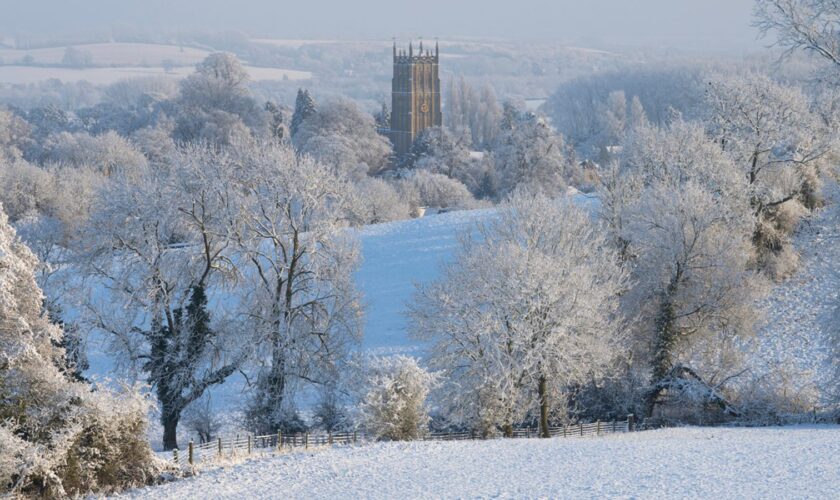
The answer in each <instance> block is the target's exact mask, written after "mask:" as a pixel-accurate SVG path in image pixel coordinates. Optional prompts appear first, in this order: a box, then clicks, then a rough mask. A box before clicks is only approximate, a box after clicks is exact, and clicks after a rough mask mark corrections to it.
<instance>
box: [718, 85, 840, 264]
mask: <svg viewBox="0 0 840 500" xmlns="http://www.w3.org/2000/svg"><path fill="white" fill-rule="evenodd" d="M707 101H708V106H709V112H710V117H709V118H708V121H707V125H708V130H709V133H710V134H711V136H712V137H713V138H714V139H715V140H716V141H717V142H718V144H719V145H720V146H721V148H722V149H723V150H724V151H725V152H726V153H727V154H728V155H730V156H731V157H732V159H733V160H734V161H735V164H736V165H737V166H738V168H739V170H740V171H741V173H742V175H743V176H744V177H746V179H747V191H746V195H747V196H748V197H749V202H750V207H751V209H752V213H753V217H754V219H755V230H754V234H753V237H752V238H753V242H754V244H755V247H756V250H757V253H758V255H757V258H758V264H759V265H760V266H761V267H763V268H765V269H768V270H769V271H770V274H771V275H773V276H776V277H783V276H784V275H785V274H787V273H789V272H790V271H791V270H792V269H791V268H792V265H790V264H786V262H787V263H789V262H790V261H791V260H793V259H795V258H794V256H793V255H791V253H792V251H791V249H790V244H789V241H788V234H789V233H790V232H791V230H792V227H790V225H789V224H786V219H787V217H786V214H788V213H789V212H788V210H789V209H790V207H791V205H792V204H795V203H801V202H802V201H804V200H805V199H808V198H810V197H812V196H817V197H818V196H819V194H818V193H815V192H814V191H815V190H817V189H818V187H817V186H815V185H814V184H815V182H818V181H817V180H816V179H818V177H819V171H818V169H819V162H820V160H821V159H822V158H823V156H825V155H826V153H827V152H829V151H830V149H831V141H830V140H829V139H830V135H828V134H826V133H825V132H823V131H822V130H820V124H819V122H818V120H817V119H816V117H815V116H814V114H813V113H811V110H810V108H809V105H808V101H807V99H806V98H805V96H804V95H803V94H802V92H800V91H799V90H798V89H796V88H794V87H789V86H785V85H781V84H778V83H775V82H773V81H772V80H770V79H769V78H767V77H766V76H763V75H758V74H750V75H746V76H743V77H731V78H716V79H714V80H712V81H711V82H710V84H709V88H708V92H707ZM794 227H795V223H794Z"/></svg>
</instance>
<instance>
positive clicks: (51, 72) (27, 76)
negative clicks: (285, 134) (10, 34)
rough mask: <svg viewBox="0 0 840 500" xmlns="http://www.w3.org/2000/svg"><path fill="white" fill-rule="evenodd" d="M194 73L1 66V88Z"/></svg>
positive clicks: (287, 73)
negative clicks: (2, 86) (40, 83)
mask: <svg viewBox="0 0 840 500" xmlns="http://www.w3.org/2000/svg"><path fill="white" fill-rule="evenodd" d="M245 69H246V71H248V76H250V77H251V80H254V81H262V80H284V79H288V80H307V79H310V78H312V73H310V72H308V71H297V70H291V69H280V68H258V67H254V66H247V65H246V66H245ZM193 72H195V68H194V67H193V66H183V67H178V68H173V69H172V70H171V71H168V72H167V71H165V70H164V68H163V67H160V66H115V67H109V68H85V69H77V68H60V67H42V66H0V84H3V83H6V84H13V85H25V84H30V83H37V82H40V81H44V80H49V79H53V78H55V79H57V80H61V81H63V82H79V81H82V80H85V81H88V82H90V83H93V84H95V85H108V84H111V83H114V82H117V81H119V80H125V79H126V78H137V77H148V76H163V77H167V78H175V79H181V78H184V77H185V76H187V75H190V74H192V73H193Z"/></svg>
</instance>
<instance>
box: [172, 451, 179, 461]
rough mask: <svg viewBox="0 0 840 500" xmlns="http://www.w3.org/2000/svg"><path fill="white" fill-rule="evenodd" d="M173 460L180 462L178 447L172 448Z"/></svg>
mask: <svg viewBox="0 0 840 500" xmlns="http://www.w3.org/2000/svg"><path fill="white" fill-rule="evenodd" d="M172 460H174V461H175V463H176V464H177V463H178V448H172Z"/></svg>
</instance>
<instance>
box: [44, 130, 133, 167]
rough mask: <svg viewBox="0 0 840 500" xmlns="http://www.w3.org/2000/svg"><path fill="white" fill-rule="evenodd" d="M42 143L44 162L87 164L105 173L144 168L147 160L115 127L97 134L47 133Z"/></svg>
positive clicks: (74, 164)
mask: <svg viewBox="0 0 840 500" xmlns="http://www.w3.org/2000/svg"><path fill="white" fill-rule="evenodd" d="M41 147H42V149H43V153H42V155H41V156H40V158H39V160H40V161H41V162H42V163H48V162H53V163H64V164H70V165H73V166H77V167H79V166H86V167H91V168H94V169H96V170H98V171H99V172H101V173H103V174H105V175H110V174H112V173H114V172H116V171H118V170H124V171H130V170H133V169H138V168H142V167H143V166H145V165H146V163H148V162H147V160H146V158H145V157H144V156H143V154H142V153H141V152H140V151H138V150H137V148H136V147H135V146H134V145H133V144H131V143H130V142H129V141H127V140H126V139H124V138H122V137H120V136H119V135H118V134H117V133H115V132H113V131H111V132H106V133H104V134H101V135H97V136H93V135H90V134H87V133H85V132H77V133H74V134H71V133H68V132H62V133H60V134H57V135H52V136H50V137H48V138H47V139H46V141H44V143H43V144H42V146H41Z"/></svg>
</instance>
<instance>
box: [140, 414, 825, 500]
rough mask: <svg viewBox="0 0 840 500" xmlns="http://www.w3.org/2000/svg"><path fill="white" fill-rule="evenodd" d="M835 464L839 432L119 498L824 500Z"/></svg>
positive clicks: (448, 459) (218, 484) (369, 458)
mask: <svg viewBox="0 0 840 500" xmlns="http://www.w3.org/2000/svg"><path fill="white" fill-rule="evenodd" d="M782 456H784V457H785V459H784V460H780V457H782ZM838 457H840V427H836V426H831V427H829V426H823V427H790V428H753V429H727V428H714V429H710V428H690V429H667V430H659V431H647V432H638V433H633V434H624V435H613V436H608V437H600V438H568V439H562V438H555V439H546V440H538V439H514V440H495V441H461V442H440V443H430V442H414V443H378V444H373V445H369V446H363V447H358V448H344V447H336V448H333V449H329V450H322V451H314V452H308V453H307V452H300V453H293V454H289V455H285V456H282V457H278V458H270V459H262V460H255V461H252V462H248V463H245V464H242V465H239V466H234V467H230V468H227V469H217V470H213V471H210V472H206V473H204V474H202V475H200V476H199V477H197V478H194V479H187V480H182V481H178V482H175V483H171V484H167V485H163V486H159V487H153V488H146V489H144V490H138V491H134V492H129V493H128V494H127V495H126V496H127V497H130V498H163V497H167V498H245V497H249V498H270V497H278V496H282V497H284V498H440V497H446V498H477V497H481V498H489V497H493V498H497V497H502V498H538V497H542V498H604V497H610V498H614V497H620V498H831V497H834V496H836V493H837V490H836V488H837V485H838V484H840V458H838Z"/></svg>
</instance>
